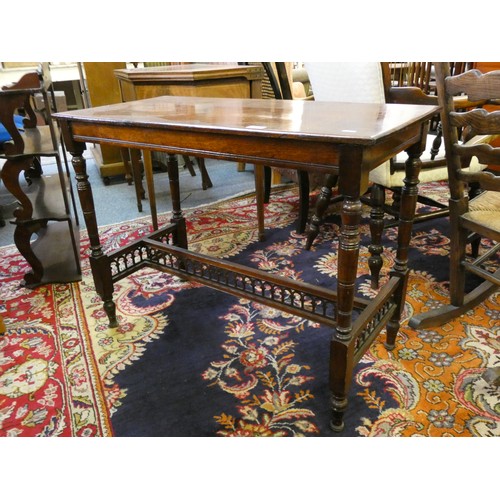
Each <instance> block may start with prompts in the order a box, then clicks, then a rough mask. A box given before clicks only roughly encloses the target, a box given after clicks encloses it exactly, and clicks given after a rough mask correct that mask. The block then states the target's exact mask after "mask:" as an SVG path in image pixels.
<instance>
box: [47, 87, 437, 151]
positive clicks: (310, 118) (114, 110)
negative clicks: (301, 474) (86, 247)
mask: <svg viewBox="0 0 500 500" xmlns="http://www.w3.org/2000/svg"><path fill="white" fill-rule="evenodd" d="M438 111H439V108H438V107H437V106H427V105H409V104H372V103H350V102H316V101H299V100H296V101H295V100H272V99H238V98H205V97H177V96H161V97H155V98H151V99H142V100H138V101H131V102H124V103H119V104H112V105H108V106H99V107H96V108H88V109H82V110H76V111H67V112H64V113H57V114H55V115H54V116H55V117H56V118H57V119H58V120H60V121H62V122H65V121H66V122H71V123H73V124H77V123H82V124H94V125H98V124H103V125H108V126H109V125H113V126H117V127H125V128H126V127H129V128H132V127H133V128H145V129H147V128H154V129H166V130H179V131H182V130H197V131H203V132H204V133H215V134H217V133H221V132H223V133H224V134H229V135H233V134H234V135H244V136H246V137H249V136H250V137H251V136H254V137H274V138H280V139H295V140H297V139H299V140H303V141H308V140H312V141H318V140H319V141H320V142H328V143H337V144H338V143H340V144H351V145H360V146H363V145H368V146H369V145H375V144H377V143H378V142H382V141H383V140H384V139H385V138H386V137H388V136H391V135H392V134H395V133H396V132H398V131H401V130H403V129H405V127H411V126H415V124H417V123H423V122H425V121H426V120H428V119H429V118H430V117H431V116H433V115H434V114H436V113H437V112H438Z"/></svg>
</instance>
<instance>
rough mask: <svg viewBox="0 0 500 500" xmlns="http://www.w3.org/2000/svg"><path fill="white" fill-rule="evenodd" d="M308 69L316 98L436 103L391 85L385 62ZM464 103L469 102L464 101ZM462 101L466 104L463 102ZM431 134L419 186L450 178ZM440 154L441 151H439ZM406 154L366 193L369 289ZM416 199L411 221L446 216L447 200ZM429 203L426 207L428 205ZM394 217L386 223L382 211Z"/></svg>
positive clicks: (382, 170) (315, 220)
mask: <svg viewBox="0 0 500 500" xmlns="http://www.w3.org/2000/svg"><path fill="white" fill-rule="evenodd" d="M305 67H306V69H307V71H308V73H309V77H310V80H311V85H312V89H313V94H314V98H315V100H330V101H333V100H336V101H339V100H340V101H357V102H375V103H376V102H380V103H382V102H387V103H396V104H398V103H399V104H437V96H431V95H427V94H425V93H424V92H423V91H422V89H421V88H419V87H399V86H393V85H392V78H391V70H390V67H389V63H376V62H374V63H362V62H359V63H357V62H356V63H350V62H346V63H305ZM466 102H467V103H468V105H473V104H475V103H471V102H469V101H466ZM463 105H465V104H463ZM491 139H492V138H491V137H489V136H488V137H481V138H475V139H474V140H475V141H483V142H484V141H489V140H491ZM434 140H435V136H428V144H427V145H426V148H425V153H424V154H423V155H422V158H421V161H422V168H421V173H420V176H419V180H420V185H424V184H425V183H428V182H434V181H445V180H447V178H448V170H447V167H446V158H445V154H444V151H443V152H438V151H436V144H435V142H434ZM438 153H439V154H438ZM405 161H406V154H404V153H403V154H401V155H398V157H396V158H393V159H391V160H389V161H387V162H385V163H383V164H382V165H380V166H379V167H377V168H376V169H374V170H373V171H372V172H371V173H370V177H369V180H370V182H371V184H372V185H371V187H370V191H369V193H370V195H369V196H366V197H364V198H363V201H365V202H366V203H367V204H369V205H370V206H371V215H370V232H371V244H370V245H369V251H370V254H371V256H370V259H369V267H370V272H371V281H372V287H374V288H377V287H378V286H379V276H380V271H381V268H382V262H383V261H382V257H381V254H382V251H383V247H382V244H381V242H382V234H383V231H384V229H385V228H388V227H391V226H395V225H397V224H398V222H399V221H398V215H399V198H400V195H399V194H400V191H401V188H402V187H403V185H404V178H405V170H404V163H405ZM469 168H470V169H471V170H474V171H480V170H483V169H484V168H486V165H482V164H480V163H479V162H478V161H476V160H474V161H472V162H471V165H470V167H469ZM335 180H336V179H335V177H334V176H333V177H330V178H327V180H326V183H325V186H324V187H323V188H322V189H321V193H320V196H319V199H318V202H317V206H316V212H315V214H314V215H313V216H312V217H311V222H310V225H309V231H308V239H307V248H310V246H311V245H312V243H313V241H314V239H315V238H316V236H317V234H318V232H319V226H320V223H321V219H322V217H323V214H324V212H325V210H326V207H327V206H328V204H329V203H330V202H331V201H332V200H331V196H332V193H331V187H332V186H333V185H334V183H335ZM387 191H390V192H392V193H393V202H392V204H391V203H388V202H386V192H387ZM418 202H419V203H420V204H422V205H424V206H425V207H426V208H424V209H423V210H420V211H419V212H418V213H417V214H416V216H415V219H414V222H415V223H418V222H422V221H425V220H430V219H434V218H438V217H443V216H447V215H448V213H449V209H448V206H447V204H442V203H439V202H437V201H436V200H432V199H430V198H428V197H426V196H423V195H419V197H418ZM427 207H430V208H427ZM386 214H388V215H390V216H392V220H390V221H386V220H385V217H384V216H385V215H386Z"/></svg>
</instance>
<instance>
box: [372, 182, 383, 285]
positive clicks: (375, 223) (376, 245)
mask: <svg viewBox="0 0 500 500" xmlns="http://www.w3.org/2000/svg"><path fill="white" fill-rule="evenodd" d="M370 200H371V203H372V209H371V211H370V234H371V243H370V245H368V250H369V252H370V258H369V259H368V267H369V268H370V275H371V286H372V288H378V287H379V279H380V270H381V269H382V257H381V255H382V251H383V250H384V248H383V247H382V233H383V232H384V204H385V189H384V187H383V186H381V185H380V184H374V185H373V186H372V190H371V194H370Z"/></svg>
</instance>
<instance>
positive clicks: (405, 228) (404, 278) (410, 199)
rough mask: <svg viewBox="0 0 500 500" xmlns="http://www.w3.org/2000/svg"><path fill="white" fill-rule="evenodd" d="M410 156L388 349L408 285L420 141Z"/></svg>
mask: <svg viewBox="0 0 500 500" xmlns="http://www.w3.org/2000/svg"><path fill="white" fill-rule="evenodd" d="M407 153H408V159H407V160H406V163H405V178H404V179H403V182H404V186H403V188H402V189H401V204H400V211H399V226H398V245H397V250H396V259H395V261H394V267H393V269H392V271H391V272H390V275H391V276H396V277H399V278H400V284H399V286H398V288H397V290H396V293H395V302H396V304H397V308H396V310H395V311H394V315H393V316H392V318H391V319H390V320H389V322H388V323H387V327H386V330H387V336H386V342H385V346H386V348H387V349H389V350H392V349H394V346H395V343H396V336H397V334H398V331H399V327H400V322H401V315H402V313H403V309H404V305H405V300H406V289H407V285H408V274H409V271H408V251H409V248H410V242H411V233H412V229H413V219H414V217H415V210H416V208H417V199H418V176H419V174H420V168H421V166H422V162H421V161H420V155H421V154H422V149H421V145H420V143H417V144H415V145H414V146H412V147H411V148H409V149H408V150H407Z"/></svg>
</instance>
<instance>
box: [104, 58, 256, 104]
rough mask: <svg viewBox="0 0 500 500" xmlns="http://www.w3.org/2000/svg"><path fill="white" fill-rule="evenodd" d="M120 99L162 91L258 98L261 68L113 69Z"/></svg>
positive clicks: (217, 66)
mask: <svg viewBox="0 0 500 500" xmlns="http://www.w3.org/2000/svg"><path fill="white" fill-rule="evenodd" d="M114 73H115V76H116V78H117V79H118V83H119V86H120V91H121V100H122V101H125V102H126V101H134V100H137V99H148V98H150V97H158V96H162V95H173V96H192V97H239V98H260V97H261V80H262V73H263V72H262V68H259V67H258V66H243V65H237V64H236V65H231V64H220V65H219V64H179V65H171V66H153V67H147V68H132V69H117V70H115V72H114Z"/></svg>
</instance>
